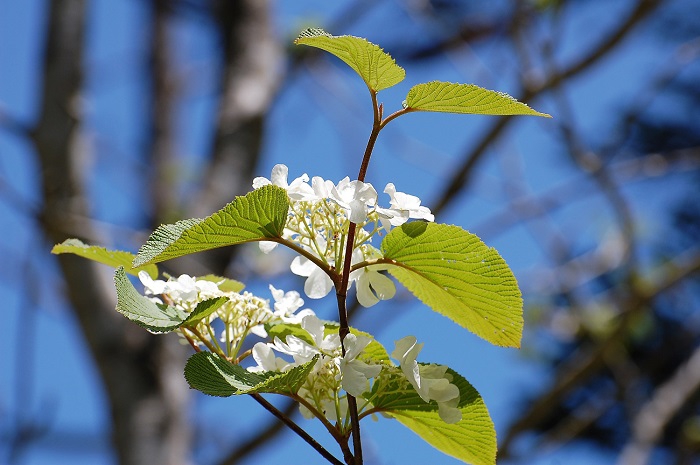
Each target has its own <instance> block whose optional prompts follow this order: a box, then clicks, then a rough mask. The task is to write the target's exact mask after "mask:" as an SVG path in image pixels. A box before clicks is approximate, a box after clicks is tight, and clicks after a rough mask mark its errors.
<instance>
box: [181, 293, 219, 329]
mask: <svg viewBox="0 0 700 465" xmlns="http://www.w3.org/2000/svg"><path fill="white" fill-rule="evenodd" d="M228 301H229V299H228V297H215V298H212V299H207V300H203V301H201V302H199V303H198V304H197V306H196V307H195V309H194V310H193V311H192V313H190V316H188V317H187V319H186V320H185V321H183V322H182V324H181V325H180V326H196V325H197V323H199V322H200V321H201V320H202V319H204V318H206V317H208V316H209V315H211V314H212V313H214V312H215V311H217V310H218V309H219V307H221V306H222V305H223V304H225V303H226V302H228Z"/></svg>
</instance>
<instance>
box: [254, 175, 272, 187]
mask: <svg viewBox="0 0 700 465" xmlns="http://www.w3.org/2000/svg"><path fill="white" fill-rule="evenodd" d="M268 184H272V183H271V182H270V180H269V179H267V178H263V177H262V176H258V177H257V178H255V179H253V189H260V188H261V187H262V186H267V185H268Z"/></svg>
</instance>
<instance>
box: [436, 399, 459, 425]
mask: <svg viewBox="0 0 700 465" xmlns="http://www.w3.org/2000/svg"><path fill="white" fill-rule="evenodd" d="M438 415H440V418H441V419H442V421H444V422H445V423H449V424H455V423H459V421H460V420H461V419H462V411H461V410H460V409H458V408H457V407H456V406H455V407H453V406H451V405H450V404H447V403H445V402H438Z"/></svg>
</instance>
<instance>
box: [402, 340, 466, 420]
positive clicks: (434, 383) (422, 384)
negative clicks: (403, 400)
mask: <svg viewBox="0 0 700 465" xmlns="http://www.w3.org/2000/svg"><path fill="white" fill-rule="evenodd" d="M395 344H396V348H395V349H394V351H393V352H392V353H391V356H392V357H393V358H394V359H396V360H398V361H399V365H400V366H401V371H403V374H404V376H406V378H407V379H408V381H409V382H410V383H411V385H412V386H413V388H414V389H415V390H416V392H417V393H418V395H419V396H420V397H421V399H423V400H424V401H426V402H430V401H431V400H434V401H436V402H437V404H438V414H439V415H440V418H442V420H443V421H444V422H445V423H457V422H458V421H459V420H461V419H462V412H461V411H460V410H459V408H457V406H458V405H459V398H460V393H459V388H458V387H457V386H455V385H454V384H452V383H451V382H450V381H451V379H449V375H448V374H447V367H445V366H442V365H419V364H418V362H417V361H416V357H417V356H418V353H419V352H420V351H421V349H422V348H423V344H418V343H417V340H416V338H415V337H414V336H406V337H404V338H403V339H399V340H398V341H396V342H395Z"/></svg>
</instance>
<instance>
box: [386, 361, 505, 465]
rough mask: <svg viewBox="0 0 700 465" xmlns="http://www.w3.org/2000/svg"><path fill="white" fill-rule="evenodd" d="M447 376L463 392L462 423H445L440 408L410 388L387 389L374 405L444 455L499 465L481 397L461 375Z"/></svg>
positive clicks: (472, 461) (490, 422)
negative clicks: (425, 400)
mask: <svg viewBox="0 0 700 465" xmlns="http://www.w3.org/2000/svg"><path fill="white" fill-rule="evenodd" d="M447 372H448V373H449V374H450V375H452V383H453V384H455V385H456V386H457V387H458V388H459V392H460V400H459V404H458V405H457V406H458V407H459V409H460V410H461V411H462V419H461V420H460V421H459V422H458V423H454V424H449V423H445V422H444V421H442V419H441V418H440V415H439V414H438V407H437V404H436V403H435V402H434V401H431V402H430V403H427V402H424V401H423V399H421V398H420V396H418V393H416V392H415V390H413V388H412V387H411V386H410V385H409V386H408V389H407V390H406V389H403V390H395V391H393V392H392V391H391V390H390V389H387V390H386V392H387V394H386V395H384V396H380V397H378V398H376V400H374V401H373V403H374V405H375V407H380V408H381V409H382V411H383V412H384V413H386V414H388V415H390V416H392V417H394V418H395V419H397V420H398V421H399V423H401V424H402V425H404V426H406V427H407V428H409V429H410V430H411V431H413V432H414V433H416V434H417V435H418V436H420V437H421V438H422V439H423V440H425V441H426V442H427V443H429V444H430V445H432V446H433V447H435V448H436V449H438V450H440V451H441V452H443V453H445V454H447V455H450V456H452V457H455V458H457V459H459V460H462V461H464V462H467V463H471V464H474V465H493V464H495V463H496V430H495V428H494V425H493V421H492V420H491V417H490V416H489V412H488V410H487V409H486V405H485V404H484V401H483V399H482V398H481V395H479V393H478V392H477V390H476V389H474V387H473V386H472V385H471V384H469V382H468V381H467V380H466V379H464V378H463V377H462V376H460V375H459V374H458V373H456V372H455V371H452V370H450V369H448V371H447Z"/></svg>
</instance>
